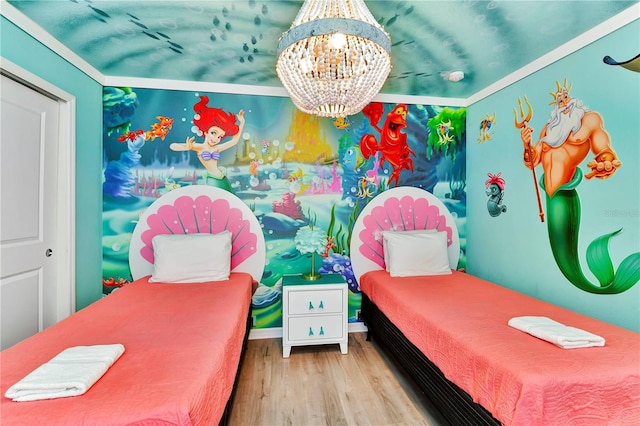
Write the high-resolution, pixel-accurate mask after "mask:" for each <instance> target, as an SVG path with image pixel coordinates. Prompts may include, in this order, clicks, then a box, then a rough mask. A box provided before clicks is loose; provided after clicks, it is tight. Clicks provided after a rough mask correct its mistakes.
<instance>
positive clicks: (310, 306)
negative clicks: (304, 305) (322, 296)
mask: <svg viewBox="0 0 640 426" xmlns="http://www.w3.org/2000/svg"><path fill="white" fill-rule="evenodd" d="M312 309H313V303H311V302H309V310H312Z"/></svg>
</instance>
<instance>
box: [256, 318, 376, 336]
mask: <svg viewBox="0 0 640 426" xmlns="http://www.w3.org/2000/svg"><path fill="white" fill-rule="evenodd" d="M366 331H367V326H366V325H364V323H363V322H351V323H349V333H365V332H366ZM259 339H282V327H271V328H252V329H251V331H250V332H249V340H259Z"/></svg>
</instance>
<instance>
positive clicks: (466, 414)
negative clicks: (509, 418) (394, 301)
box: [361, 293, 500, 426]
mask: <svg viewBox="0 0 640 426" xmlns="http://www.w3.org/2000/svg"><path fill="white" fill-rule="evenodd" d="M361 314H362V319H363V321H364V323H365V324H366V326H367V327H368V333H367V340H370V339H371V338H372V337H373V339H375V341H376V343H378V344H379V345H380V346H382V347H383V348H385V349H386V350H387V351H388V352H389V353H390V354H391V355H392V356H393V357H394V359H395V360H396V361H397V362H398V363H399V364H400V365H401V366H402V368H403V369H404V370H405V371H406V372H407V373H408V375H409V377H411V378H412V379H413V381H414V382H415V383H416V384H417V385H418V387H419V388H420V389H421V390H422V392H424V394H425V396H426V397H427V398H428V399H429V400H430V401H431V402H432V403H433V405H435V407H436V408H437V409H438V410H439V411H440V412H441V413H442V415H443V416H444V417H445V418H446V419H447V420H448V421H449V422H450V423H451V424H454V425H468V426H479V425H494V426H495V425H500V422H499V421H498V420H496V419H495V418H494V417H493V416H492V415H491V413H489V412H488V411H487V410H486V409H485V408H484V407H483V406H481V405H480V404H477V403H475V402H473V400H472V399H471V397H470V396H469V394H468V393H466V392H465V391H463V390H462V389H460V388H459V387H458V386H456V385H455V384H454V383H452V382H451V381H449V380H448V379H447V378H446V377H445V376H444V374H442V372H441V371H440V369H439V368H438V367H437V366H436V365H435V364H434V363H432V362H431V361H430V360H429V359H428V358H427V357H426V356H425V355H424V354H423V353H422V352H421V351H420V350H419V349H418V348H416V346H415V345H413V344H412V343H411V342H410V341H409V340H408V339H407V338H406V337H404V335H403V334H402V332H401V331H400V330H399V329H398V328H397V327H396V326H395V325H393V323H391V321H389V319H388V318H387V317H386V316H385V314H384V313H382V311H380V309H379V308H378V307H377V306H376V304H375V303H373V302H372V301H371V300H370V299H369V298H368V297H367V295H366V294H364V293H362V310H361Z"/></svg>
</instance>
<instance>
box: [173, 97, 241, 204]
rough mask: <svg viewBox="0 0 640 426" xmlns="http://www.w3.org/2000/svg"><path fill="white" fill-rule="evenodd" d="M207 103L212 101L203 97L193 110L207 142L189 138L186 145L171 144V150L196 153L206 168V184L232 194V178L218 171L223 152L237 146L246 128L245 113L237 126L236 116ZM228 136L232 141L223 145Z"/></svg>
mask: <svg viewBox="0 0 640 426" xmlns="http://www.w3.org/2000/svg"><path fill="white" fill-rule="evenodd" d="M207 103H209V98H208V97H207V96H200V102H198V103H197V104H195V105H194V106H193V110H194V111H195V112H196V115H195V117H194V119H193V124H195V125H196V127H197V128H198V135H199V136H204V142H203V143H195V138H194V137H193V136H190V137H187V139H186V141H185V143H172V144H171V145H169V148H171V149H172V150H173V151H195V152H196V153H197V154H198V159H200V162H201V163H202V165H203V166H204V167H205V169H207V174H206V175H205V183H206V184H207V185H210V186H217V187H218V188H222V189H225V190H227V191H229V192H233V191H232V190H231V183H229V179H227V177H226V176H225V174H224V172H223V171H222V170H220V169H219V168H218V160H219V159H220V153H221V152H222V151H225V150H227V149H229V148H231V147H233V146H235V145H236V144H237V143H238V142H239V141H240V136H241V134H242V129H243V128H244V111H243V110H240V112H238V121H239V122H240V125H237V124H236V115H235V114H233V113H232V112H225V111H223V110H222V109H220V108H209V107H208V106H207ZM227 136H233V138H231V140H230V141H228V142H225V143H220V142H221V141H222V139H224V138H225V137H227Z"/></svg>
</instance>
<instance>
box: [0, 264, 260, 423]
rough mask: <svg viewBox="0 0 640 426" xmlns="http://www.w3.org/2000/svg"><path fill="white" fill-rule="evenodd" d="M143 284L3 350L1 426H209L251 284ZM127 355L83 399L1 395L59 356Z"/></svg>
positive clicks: (227, 377)
mask: <svg viewBox="0 0 640 426" xmlns="http://www.w3.org/2000/svg"><path fill="white" fill-rule="evenodd" d="M147 278H148V277H146V278H142V279H140V280H137V281H135V282H134V283H132V284H129V285H127V286H125V287H123V288H121V289H119V290H118V291H116V292H114V293H112V294H111V295H109V296H107V297H105V298H103V299H101V300H99V301H97V302H95V303H94V304H92V305H90V306H88V307H87V308H85V309H83V310H80V311H78V312H76V313H75V314H73V315H72V316H70V317H68V318H66V319H65V320H63V321H61V322H59V323H57V324H55V325H53V326H51V327H49V328H48V329H46V330H44V331H42V332H41V333H38V334H37V335H35V336H33V337H31V338H28V339H26V340H24V341H22V342H20V343H18V344H17V345H15V346H13V347H11V348H8V349H6V350H4V351H2V352H1V353H0V354H1V360H0V361H1V363H2V364H1V369H2V383H1V388H2V397H1V398H2V404H1V406H0V423H2V424H7V425H62V424H64V425H77V424H91V425H125V424H126V425H152V424H153V425H196V424H199V425H215V424H217V423H218V421H219V420H220V418H221V416H222V413H223V411H224V408H225V404H226V402H227V400H228V399H229V396H230V395H231V391H232V387H233V383H234V379H235V374H236V370H237V368H238V360H239V358H240V353H241V350H242V343H243V338H244V334H245V331H246V323H247V316H248V313H249V307H250V304H251V290H252V288H251V287H252V278H251V275H249V274H247V273H232V274H231V278H230V280H228V281H218V282H209V283H201V284H161V283H149V282H148V281H147ZM113 343H121V344H123V345H124V346H125V348H126V350H125V352H124V354H123V355H122V356H121V357H120V359H118V360H117V361H116V362H115V364H113V366H112V367H111V368H110V369H109V370H108V371H107V372H106V373H105V375H104V376H102V378H101V379H100V380H98V381H97V382H96V383H95V384H94V385H93V387H91V388H90V389H89V390H88V391H87V392H86V393H85V394H84V395H81V396H76V397H70V398H58V399H50V400H42V401H31V402H13V401H11V400H10V399H7V398H5V397H4V393H5V392H6V390H7V388H9V386H11V385H12V384H14V383H15V382H17V381H18V380H20V379H22V378H23V377H24V376H25V375H26V374H28V373H29V372H31V371H32V370H34V369H35V368H36V367H38V366H39V365H41V364H43V363H45V362H47V361H48V360H50V359H51V358H53V357H54V356H55V355H56V354H58V353H59V352H60V351H62V350H63V349H65V348H67V347H70V346H77V345H95V344H113Z"/></svg>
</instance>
